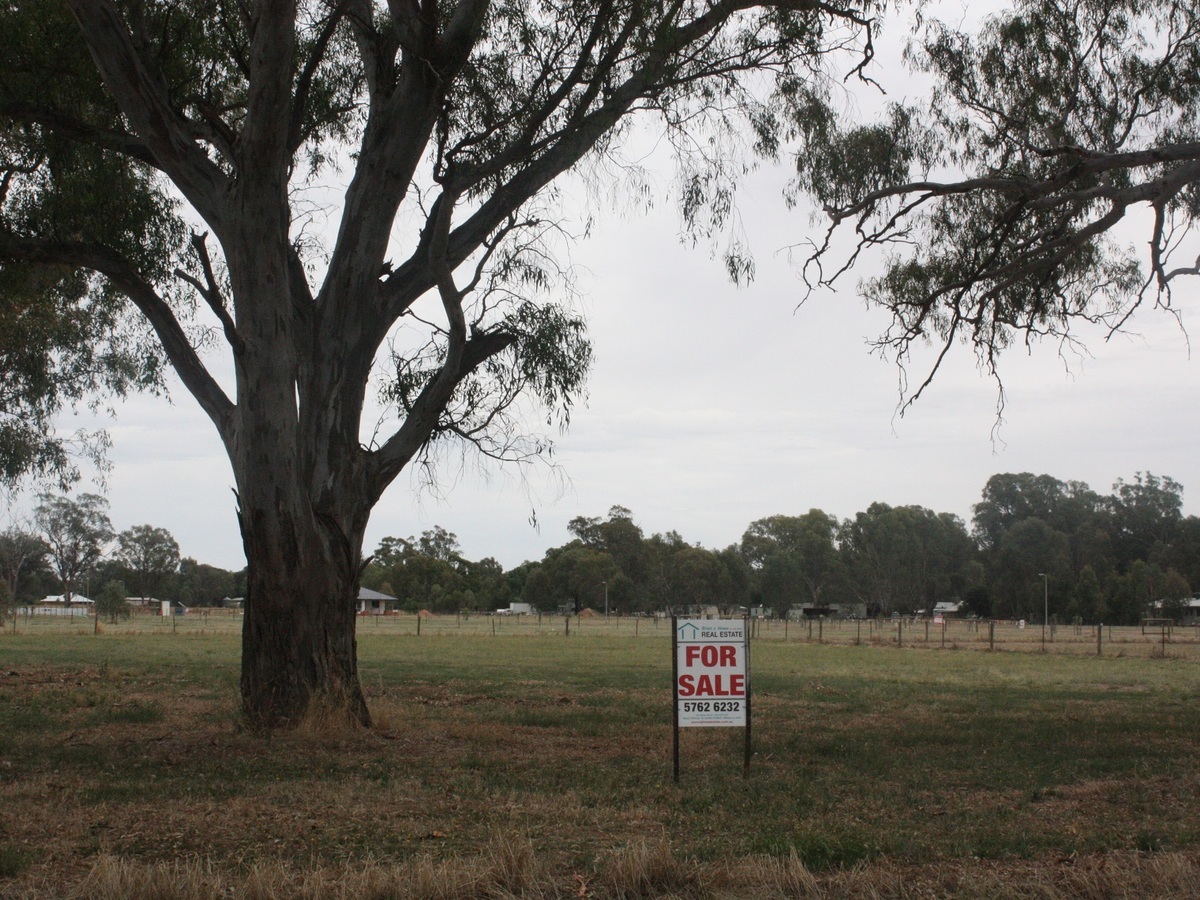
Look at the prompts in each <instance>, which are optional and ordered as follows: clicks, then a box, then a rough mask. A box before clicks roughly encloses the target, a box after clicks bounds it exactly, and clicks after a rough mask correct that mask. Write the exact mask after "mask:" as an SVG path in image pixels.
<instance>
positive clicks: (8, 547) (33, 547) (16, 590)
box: [0, 526, 48, 600]
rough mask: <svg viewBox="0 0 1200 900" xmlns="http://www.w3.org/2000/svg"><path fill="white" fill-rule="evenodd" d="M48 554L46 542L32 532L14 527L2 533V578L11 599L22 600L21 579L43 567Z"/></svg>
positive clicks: (0, 545)
mask: <svg viewBox="0 0 1200 900" xmlns="http://www.w3.org/2000/svg"><path fill="white" fill-rule="evenodd" d="M47 552H48V548H47V547H46V542H45V541H43V540H42V539H41V538H40V537H39V536H38V535H36V534H34V533H33V532H32V531H26V530H25V529H23V528H18V527H16V526H12V527H10V528H8V529H6V530H5V531H3V532H0V578H2V579H3V581H4V583H5V584H6V585H7V587H8V593H9V596H10V597H12V598H13V599H14V600H17V599H19V598H20V588H21V577H22V576H23V575H25V574H27V573H29V572H32V571H34V570H35V569H37V568H38V567H39V566H41V565H42V564H43V563H44V562H45V559H46V554H47Z"/></svg>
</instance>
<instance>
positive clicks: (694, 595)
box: [667, 545, 730, 609]
mask: <svg viewBox="0 0 1200 900" xmlns="http://www.w3.org/2000/svg"><path fill="white" fill-rule="evenodd" d="M667 580H668V584H669V585H670V591H671V606H672V608H674V609H682V608H685V607H688V606H715V607H718V608H720V609H728V607H729V605H730V604H729V595H730V576H729V570H728V569H727V568H726V566H725V564H724V563H723V562H722V561H721V558H720V557H719V556H718V555H717V554H716V553H714V552H713V551H711V550H705V549H704V548H703V547H691V546H686V545H685V546H683V547H680V548H679V549H677V550H676V551H675V552H674V553H672V554H671V557H670V560H669V561H668V563H667Z"/></svg>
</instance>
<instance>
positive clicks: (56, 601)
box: [38, 594, 96, 609]
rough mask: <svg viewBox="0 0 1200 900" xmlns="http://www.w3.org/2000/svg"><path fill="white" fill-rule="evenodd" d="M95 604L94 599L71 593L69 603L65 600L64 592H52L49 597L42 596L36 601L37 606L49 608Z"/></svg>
mask: <svg viewBox="0 0 1200 900" xmlns="http://www.w3.org/2000/svg"><path fill="white" fill-rule="evenodd" d="M95 605H96V601H94V600H89V599H88V598H87V597H85V596H83V594H72V595H71V602H70V603H68V602H67V598H66V595H65V594H53V595H52V596H49V597H43V598H42V599H41V600H40V601H39V602H38V606H48V607H50V608H51V609H64V608H66V607H68V606H95Z"/></svg>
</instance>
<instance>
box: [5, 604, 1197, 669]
mask: <svg viewBox="0 0 1200 900" xmlns="http://www.w3.org/2000/svg"><path fill="white" fill-rule="evenodd" d="M241 627H242V611H241V610H236V609H199V608H195V607H193V608H191V609H189V610H188V611H187V613H186V614H185V615H172V616H162V615H157V614H155V613H154V612H153V611H150V610H137V611H135V613H134V614H133V615H132V616H130V617H128V618H121V619H118V620H117V621H115V622H113V621H111V620H108V619H106V618H105V617H101V621H100V623H99V629H97V628H96V623H95V622H94V620H93V618H92V616H91V615H90V614H83V615H75V616H63V615H55V616H45V615H40V614H37V613H36V611H30V610H23V611H21V612H19V613H18V614H17V616H16V617H15V618H14V619H11V620H10V621H9V622H8V627H7V628H5V629H4V631H5V633H9V634H11V633H13V632H18V633H20V632H25V633H55V632H58V633H84V632H88V633H91V632H94V631H97V630H99V631H101V632H103V633H105V634H126V635H175V636H188V635H204V634H235V633H238V632H240V631H241ZM358 633H359V635H363V636H365V635H378V636H387V635H394V636H396V637H403V636H411V637H454V636H456V635H476V636H478V635H491V636H495V637H498V638H499V637H520V636H544V637H554V636H558V637H563V638H580V639H586V638H590V637H610V638H630V639H634V638H641V639H653V638H662V639H664V640H665V639H667V638H669V637H670V634H671V620H670V619H669V618H665V617H662V616H616V615H611V616H605V615H603V614H596V615H589V614H586V613H585V614H583V615H571V616H564V615H552V614H546V613H542V614H537V613H534V614H532V615H486V614H474V613H459V614H434V615H431V614H429V613H423V614H421V615H415V614H411V613H386V614H381V615H361V616H359V617H358ZM751 637H752V638H753V639H754V640H758V641H770V642H781V643H783V642H787V643H803V644H820V645H830V646H868V647H882V648H889V647H890V648H893V649H899V650H907V649H916V650H945V651H982V652H993V653H1002V652H1015V653H1056V654H1070V655H1100V656H1139V657H1168V658H1183V659H1196V660H1200V623H1189V624H1186V625H1179V624H1173V623H1170V622H1166V621H1162V620H1154V621H1152V622H1148V623H1146V624H1143V625H1134V626H1114V625H1061V624H1056V623H1053V622H1052V623H1051V624H1050V625H1049V626H1048V627H1045V628H1043V626H1042V624H1041V623H1040V622H1034V623H1030V622H1022V621H1009V620H987V619H955V618H944V619H941V620H937V619H925V618H921V619H914V618H907V617H905V618H886V619H836V618H829V619H825V618H817V619H803V620H800V621H788V620H783V619H754V620H752V623H751Z"/></svg>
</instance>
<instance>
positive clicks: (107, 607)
mask: <svg viewBox="0 0 1200 900" xmlns="http://www.w3.org/2000/svg"><path fill="white" fill-rule="evenodd" d="M128 597H129V594H128V592H127V591H126V590H125V585H124V583H123V582H120V581H109V582H107V583H106V584H105V585H104V587H103V588H101V590H100V593H99V595H98V596H96V597H95V601H96V617H97V618H100V617H101V616H107V617H108V620H109V621H110V622H114V623H115V622H116V621H117V620H118V619H127V618H129V604H128V603H126V602H125V601H126V600H127V599H128Z"/></svg>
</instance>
